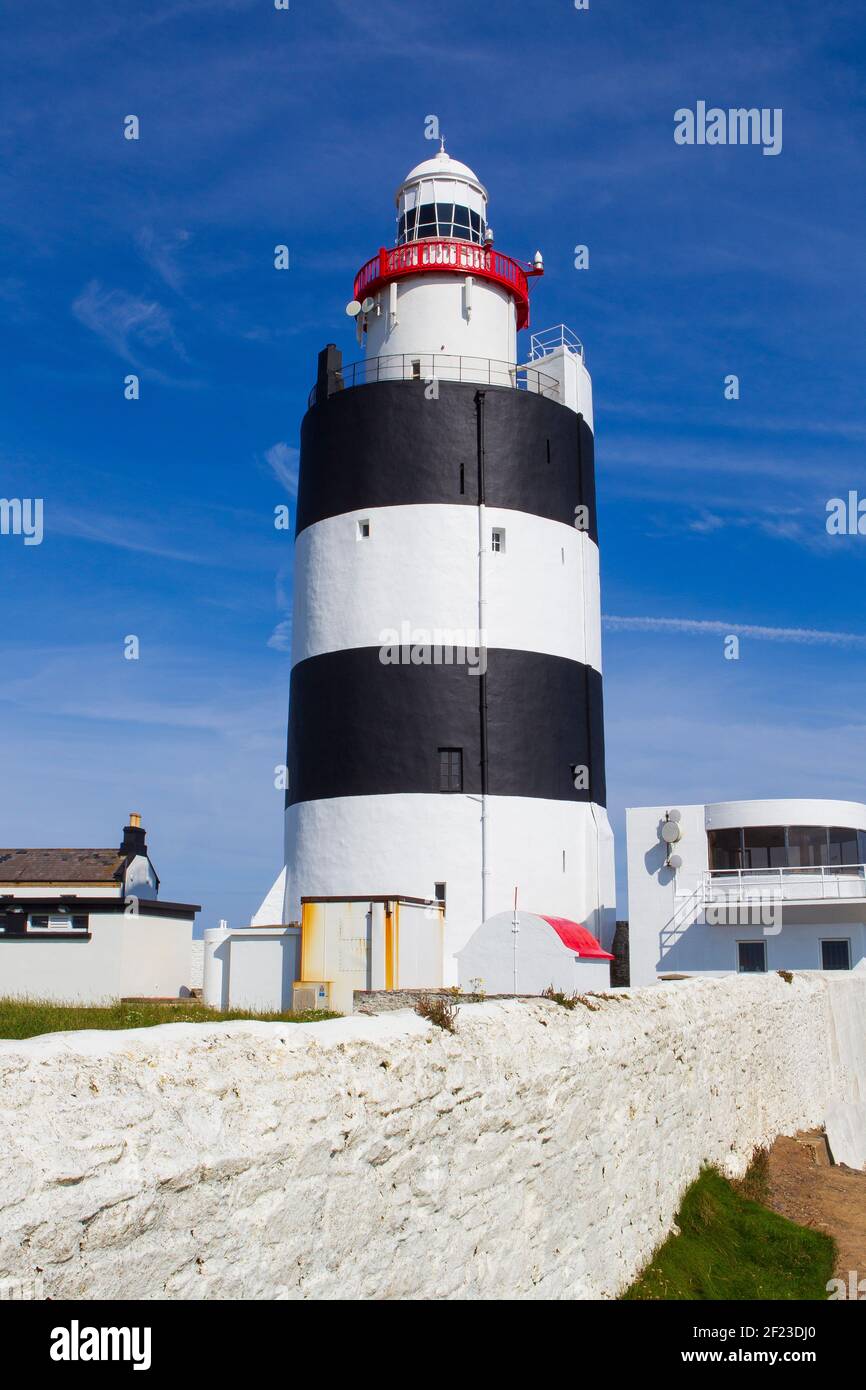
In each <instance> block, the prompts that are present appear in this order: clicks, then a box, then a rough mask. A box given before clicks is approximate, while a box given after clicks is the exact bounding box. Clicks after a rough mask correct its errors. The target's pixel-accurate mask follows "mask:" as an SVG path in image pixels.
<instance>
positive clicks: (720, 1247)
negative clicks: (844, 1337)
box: [623, 1168, 836, 1301]
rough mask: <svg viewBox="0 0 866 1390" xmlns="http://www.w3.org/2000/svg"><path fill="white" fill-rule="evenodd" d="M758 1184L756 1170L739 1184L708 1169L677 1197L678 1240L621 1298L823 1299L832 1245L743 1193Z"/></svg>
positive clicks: (832, 1261) (665, 1248)
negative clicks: (680, 1203) (730, 1181)
mask: <svg viewBox="0 0 866 1390" xmlns="http://www.w3.org/2000/svg"><path fill="white" fill-rule="evenodd" d="M763 1184H764V1173H763V1171H762V1170H761V1169H760V1168H759V1169H758V1171H757V1172H755V1173H754V1174H752V1175H751V1176H749V1175H747V1178H746V1179H745V1180H744V1182H743V1183H742V1184H733V1183H729V1182H727V1181H726V1179H725V1178H723V1177H722V1176H721V1174H720V1173H718V1172H717V1171H716V1170H715V1169H713V1168H706V1169H705V1170H704V1171H703V1173H701V1175H700V1177H699V1178H698V1179H697V1181H696V1182H694V1183H692V1185H691V1187H690V1188H689V1190H688V1192H687V1193H686V1195H685V1197H684V1198H683V1204H682V1206H681V1207H680V1210H679V1212H678V1214H677V1225H678V1226H679V1231H680V1233H679V1235H672V1236H669V1237H668V1239H667V1240H666V1241H665V1243H664V1245H662V1246H661V1247H660V1248H659V1249H658V1250H657V1251H656V1253H655V1255H654V1257H653V1259H652V1261H651V1262H650V1264H648V1265H647V1267H646V1269H645V1270H644V1271H643V1273H642V1274H641V1276H640V1278H639V1279H637V1280H636V1282H635V1283H634V1284H632V1286H631V1288H630V1289H628V1290H627V1292H626V1293H625V1294H623V1298H624V1299H726V1300H727V1299H774V1300H782V1299H800V1298H802V1299H808V1300H810V1301H818V1300H823V1299H826V1298H827V1282H828V1280H830V1279H832V1277H833V1268H834V1264H835V1256H836V1248H835V1243H834V1241H833V1240H832V1239H831V1237H830V1236H827V1235H824V1234H823V1233H822V1232H820V1231H812V1230H809V1229H808V1228H807V1227H805V1226H798V1225H796V1224H795V1223H794V1222H793V1221H787V1220H786V1219H785V1217H783V1216H778V1215H777V1214H776V1213H775V1212H772V1211H769V1210H768V1209H767V1208H766V1207H763V1206H761V1205H760V1203H759V1202H754V1201H751V1200H750V1199H749V1198H748V1197H747V1196H746V1195H745V1193H746V1192H749V1191H762V1190H763Z"/></svg>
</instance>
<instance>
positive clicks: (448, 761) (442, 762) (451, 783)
mask: <svg viewBox="0 0 866 1390" xmlns="http://www.w3.org/2000/svg"><path fill="white" fill-rule="evenodd" d="M439 790H440V792H462V790H463V749H462V748H440V749H439Z"/></svg>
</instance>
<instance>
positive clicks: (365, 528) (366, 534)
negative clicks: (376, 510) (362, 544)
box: [358, 518, 370, 541]
mask: <svg viewBox="0 0 866 1390" xmlns="http://www.w3.org/2000/svg"><path fill="white" fill-rule="evenodd" d="M369 539H370V522H369V520H368V519H366V518H365V520H364V521H359V522H358V540H359V541H367V540H369Z"/></svg>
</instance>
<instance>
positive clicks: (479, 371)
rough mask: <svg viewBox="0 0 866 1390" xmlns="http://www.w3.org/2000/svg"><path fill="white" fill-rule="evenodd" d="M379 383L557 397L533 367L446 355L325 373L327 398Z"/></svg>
mask: <svg viewBox="0 0 866 1390" xmlns="http://www.w3.org/2000/svg"><path fill="white" fill-rule="evenodd" d="M379 381H423V382H428V381H464V382H473V383H476V384H477V385H480V386H507V387H509V388H510V389H511V390H514V391H529V392H530V393H531V394H533V395H538V396H547V397H549V398H550V399H551V400H557V399H558V398H559V382H558V381H557V379H556V377H554V376H549V375H548V374H547V373H546V372H540V371H538V369H537V368H536V367H527V366H519V365H518V364H517V363H515V362H497V361H491V360H490V359H489V358H487V357H468V356H456V355H455V354H453V353H447V352H400V353H386V354H385V355H383V356H381V357H366V358H362V359H361V361H360V362H350V363H348V364H347V365H346V366H341V367H340V368H339V370H336V371H333V372H331V373H330V374H329V379H328V382H327V395H329V396H331V395H333V394H334V392H335V391H344V390H346V389H348V388H350V387H352V386H366V385H369V384H370V383H372V382H379ZM318 399H319V385H318V383H317V384H316V386H314V387H313V389H312V391H311V392H310V397H309V402H308V404H309V405H311V406H313V405H315V403H316V401H317V400H318Z"/></svg>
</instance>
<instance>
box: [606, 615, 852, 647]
mask: <svg viewBox="0 0 866 1390" xmlns="http://www.w3.org/2000/svg"><path fill="white" fill-rule="evenodd" d="M602 622H603V623H604V626H605V627H606V628H608V629H609V630H610V631H611V632H684V633H689V634H690V635H692V636H695V637H704V636H714V637H715V636H723V637H727V636H728V635H736V636H740V637H753V638H755V639H756V640H757V641H759V642H793V643H796V644H798V645H800V646H807V647H819V646H828V647H863V648H866V633H861V632H832V631H826V630H824V629H822V628H814V627H762V626H760V625H757V624H754V623H737V622H723V621H721V620H720V619H715V618H648V617H633V618H632V617H621V616H618V615H617V614H614V613H605V614H604V615H603V617H602Z"/></svg>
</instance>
